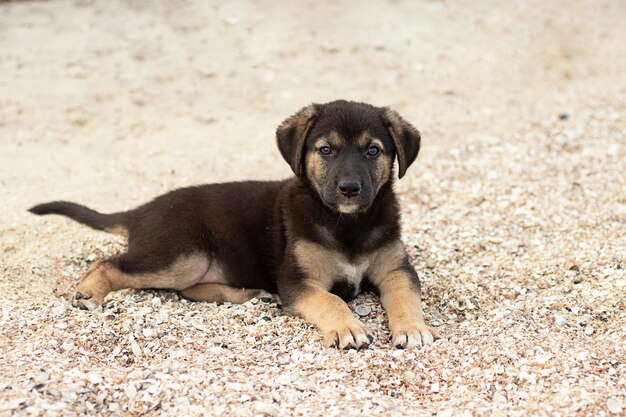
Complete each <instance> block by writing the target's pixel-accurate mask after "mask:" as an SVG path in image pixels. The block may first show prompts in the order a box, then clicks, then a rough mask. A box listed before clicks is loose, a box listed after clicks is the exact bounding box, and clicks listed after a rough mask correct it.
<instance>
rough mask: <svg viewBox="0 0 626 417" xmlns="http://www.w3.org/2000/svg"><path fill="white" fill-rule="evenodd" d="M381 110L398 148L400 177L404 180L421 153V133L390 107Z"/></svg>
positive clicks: (385, 123)
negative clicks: (407, 171) (408, 169)
mask: <svg viewBox="0 0 626 417" xmlns="http://www.w3.org/2000/svg"><path fill="white" fill-rule="evenodd" d="M381 110H382V119H383V124H384V125H385V127H386V128H387V131H388V132H389V135H390V136H391V139H393V144H394V145H395V147H396V156H397V158H398V177H399V178H402V177H404V174H405V173H406V170H407V168H408V167H409V166H410V165H411V164H412V163H413V161H415V158H417V154H418V153H419V151H420V132H418V130H417V129H416V128H415V127H413V125H412V124H411V123H409V122H407V121H406V120H404V119H403V118H402V116H400V115H399V114H398V113H397V112H395V111H394V110H391V109H390V108H389V107H383V108H382V109H381Z"/></svg>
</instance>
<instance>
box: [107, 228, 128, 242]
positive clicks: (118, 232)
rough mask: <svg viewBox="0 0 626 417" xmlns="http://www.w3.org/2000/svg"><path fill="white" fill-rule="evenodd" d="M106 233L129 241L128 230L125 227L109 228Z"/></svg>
mask: <svg viewBox="0 0 626 417" xmlns="http://www.w3.org/2000/svg"><path fill="white" fill-rule="evenodd" d="M104 231H105V232H107V233H111V234H114V235H119V236H122V237H124V238H126V239H128V229H126V228H125V227H124V226H113V227H107V228H106V229H104Z"/></svg>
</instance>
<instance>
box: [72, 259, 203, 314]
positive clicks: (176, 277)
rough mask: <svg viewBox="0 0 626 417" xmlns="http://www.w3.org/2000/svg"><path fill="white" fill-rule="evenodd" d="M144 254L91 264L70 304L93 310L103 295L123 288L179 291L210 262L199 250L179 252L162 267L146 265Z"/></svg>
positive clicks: (196, 278)
mask: <svg viewBox="0 0 626 417" xmlns="http://www.w3.org/2000/svg"><path fill="white" fill-rule="evenodd" d="M145 259H146V258H145V256H137V255H133V254H130V253H127V254H124V255H121V256H119V257H116V258H111V259H107V260H104V261H101V262H96V263H94V264H93V265H92V266H91V267H90V268H89V270H88V271H87V274H86V275H85V277H84V278H83V280H82V281H81V282H80V284H78V287H76V293H75V294H74V297H73V298H72V305H73V306H74V307H78V308H80V309H83V310H95V309H97V308H99V307H100V306H101V305H102V302H103V301H104V297H106V295H107V294H108V293H109V292H111V291H117V290H122V289H125V288H135V289H146V288H161V289H172V290H182V289H185V288H188V287H190V286H193V285H194V284H196V283H197V282H198V281H199V280H200V279H201V278H202V277H203V276H204V274H205V273H206V272H207V270H208V268H209V266H210V262H209V259H208V257H207V256H206V255H204V254H202V253H198V252H196V253H191V254H187V255H181V256H179V257H178V258H177V259H176V260H174V261H173V262H172V263H171V264H170V265H168V266H167V267H164V268H159V269H156V268H147V267H146V266H145Z"/></svg>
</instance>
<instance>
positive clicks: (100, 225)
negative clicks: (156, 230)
mask: <svg viewBox="0 0 626 417" xmlns="http://www.w3.org/2000/svg"><path fill="white" fill-rule="evenodd" d="M28 211H30V212H31V213H33V214H38V215H43V214H60V215H62V216H67V217H69V218H70V219H73V220H76V221H77V222H79V223H82V224H85V225H87V226H89V227H92V228H94V229H97V230H103V231H105V232H110V233H117V234H126V227H125V226H124V224H123V222H122V220H123V218H122V213H114V214H103V213H100V212H97V211H96V210H92V209H90V208H89V207H85V206H82V205H80V204H76V203H71V202H69V201H53V202H50V203H44V204H39V205H37V206H35V207H31V208H29V209H28Z"/></svg>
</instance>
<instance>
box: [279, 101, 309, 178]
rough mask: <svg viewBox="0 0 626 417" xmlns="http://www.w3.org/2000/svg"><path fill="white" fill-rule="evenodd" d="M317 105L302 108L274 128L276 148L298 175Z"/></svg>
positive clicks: (300, 170)
mask: <svg viewBox="0 0 626 417" xmlns="http://www.w3.org/2000/svg"><path fill="white" fill-rule="evenodd" d="M317 107H318V106H317V105H316V104H311V105H310V106H306V107H304V108H302V109H301V110H300V111H299V112H297V113H296V114H294V115H293V116H291V117H289V118H288V119H286V120H285V121H284V122H282V123H281V124H280V126H278V129H277V130H276V141H277V143H278V149H279V150H280V153H281V155H282V156H283V158H285V161H287V163H288V164H289V166H291V170H292V171H293V173H294V174H296V176H298V177H299V176H301V175H302V162H303V158H304V143H305V141H306V138H307V136H308V134H309V132H310V130H311V127H312V126H313V124H314V123H315V119H316V117H317V110H318V109H317Z"/></svg>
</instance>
